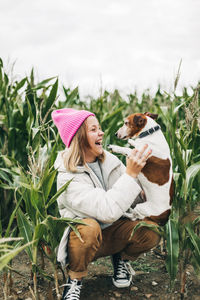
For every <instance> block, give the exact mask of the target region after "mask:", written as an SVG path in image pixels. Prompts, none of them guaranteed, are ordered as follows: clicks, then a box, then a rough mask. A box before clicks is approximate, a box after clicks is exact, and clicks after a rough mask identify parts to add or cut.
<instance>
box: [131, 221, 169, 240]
mask: <svg viewBox="0 0 200 300" xmlns="http://www.w3.org/2000/svg"><path fill="white" fill-rule="evenodd" d="M140 227H147V228H149V229H151V230H152V231H154V232H156V233H158V234H159V235H163V233H162V229H161V227H160V226H159V225H155V224H148V223H146V222H145V221H141V222H139V223H138V224H137V225H136V226H135V227H134V229H133V231H132V233H131V236H130V239H131V238H132V237H133V235H134V233H135V232H136V231H137V230H138V229H139V228H140Z"/></svg>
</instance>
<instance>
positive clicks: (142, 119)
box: [127, 113, 147, 137]
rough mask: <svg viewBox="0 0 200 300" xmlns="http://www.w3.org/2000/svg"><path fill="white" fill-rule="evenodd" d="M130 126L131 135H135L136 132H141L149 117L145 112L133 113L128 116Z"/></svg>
mask: <svg viewBox="0 0 200 300" xmlns="http://www.w3.org/2000/svg"><path fill="white" fill-rule="evenodd" d="M127 121H128V124H127V126H128V127H129V130H130V131H129V137H133V136H134V135H135V134H136V133H139V132H140V131H141V130H142V128H144V127H145V125H146V123H147V118H146V116H145V115H144V114H139V113H137V114H132V115H130V116H128V118H127Z"/></svg>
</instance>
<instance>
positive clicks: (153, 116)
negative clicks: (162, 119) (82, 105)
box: [144, 112, 158, 120]
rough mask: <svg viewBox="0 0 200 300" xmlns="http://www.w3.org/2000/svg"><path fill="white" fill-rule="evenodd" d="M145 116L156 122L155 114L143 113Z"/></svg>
mask: <svg viewBox="0 0 200 300" xmlns="http://www.w3.org/2000/svg"><path fill="white" fill-rule="evenodd" d="M144 115H145V116H147V117H150V118H152V119H153V120H156V119H157V118H158V115H157V114H152V113H150V112H145V113H144Z"/></svg>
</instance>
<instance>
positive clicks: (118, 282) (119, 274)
mask: <svg viewBox="0 0 200 300" xmlns="http://www.w3.org/2000/svg"><path fill="white" fill-rule="evenodd" d="M112 264H113V267H114V276H113V277H112V282H113V284H114V285H115V286H116V287H117V288H124V287H129V286H130V285H131V282H132V279H133V275H135V271H134V270H133V268H132V267H131V265H130V263H129V262H128V261H127V260H122V259H121V256H120V254H119V253H117V254H114V255H112Z"/></svg>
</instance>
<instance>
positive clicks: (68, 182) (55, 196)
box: [46, 178, 73, 208]
mask: <svg viewBox="0 0 200 300" xmlns="http://www.w3.org/2000/svg"><path fill="white" fill-rule="evenodd" d="M72 180H73V178H72V179H71V180H69V181H67V182H66V183H65V184H64V185H63V186H62V187H61V188H60V189H59V190H58V191H57V193H56V194H55V195H54V196H53V197H52V198H51V199H50V200H49V202H48V203H47V205H46V208H48V207H49V206H51V205H52V204H53V203H54V202H55V201H56V200H57V198H58V197H59V196H60V195H61V194H62V193H63V192H64V191H65V190H66V189H67V188H68V185H69V184H70V182H71V181H72Z"/></svg>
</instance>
